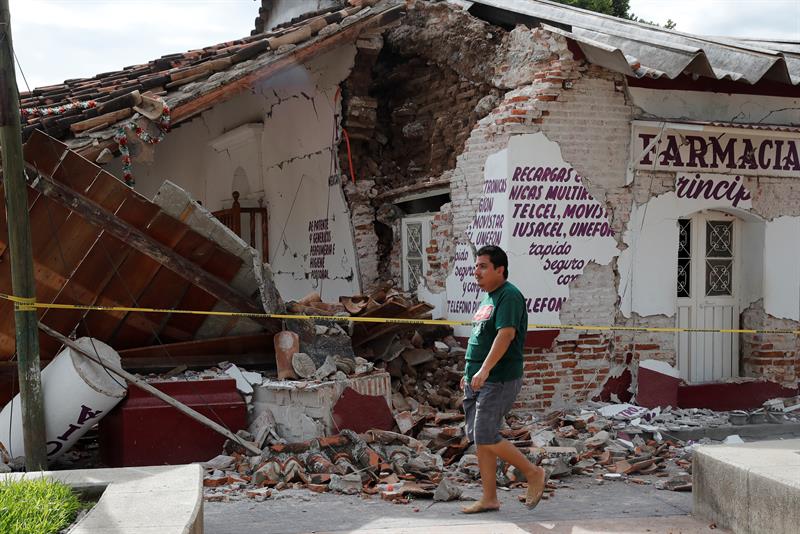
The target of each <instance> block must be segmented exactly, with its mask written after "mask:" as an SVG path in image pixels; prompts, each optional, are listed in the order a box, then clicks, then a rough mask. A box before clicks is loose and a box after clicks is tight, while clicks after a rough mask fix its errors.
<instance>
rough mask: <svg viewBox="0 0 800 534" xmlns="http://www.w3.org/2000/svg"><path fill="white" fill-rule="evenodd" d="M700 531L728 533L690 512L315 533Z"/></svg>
mask: <svg viewBox="0 0 800 534" xmlns="http://www.w3.org/2000/svg"><path fill="white" fill-rule="evenodd" d="M342 532H349V533H353V534H428V533H430V532H436V534H489V533H491V534H494V533H498V534H500V533H502V534H527V533H534V534H590V533H599V532H608V533H613V534H677V533H681V534H700V533H704V532H705V533H711V532H714V533H719V532H721V533H723V534H724V533H725V532H727V531H725V530H719V529H716V528H712V527H711V526H709V525H708V524H706V523H704V522H702V521H698V520H696V519H694V518H692V517H690V516H685V515H681V516H670V517H648V518H634V519H594V520H588V521H539V522H536V523H520V524H514V523H512V522H502V521H498V522H485V523H476V524H471V525H465V524H459V525H427V526H424V527H415V526H413V525H412V526H408V527H387V528H370V527H364V528H360V529H357V530H346V531H343V530H331V531H326V532H318V533H315V534H340V533H342Z"/></svg>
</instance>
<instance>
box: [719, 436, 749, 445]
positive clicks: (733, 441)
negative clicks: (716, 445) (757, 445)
mask: <svg viewBox="0 0 800 534" xmlns="http://www.w3.org/2000/svg"><path fill="white" fill-rule="evenodd" d="M722 443H724V444H725V445H738V444H740V443H744V440H743V439H742V438H740V437H739V434H731V435H730V436H728V437H727V438H725V439H724V440H723V442H722Z"/></svg>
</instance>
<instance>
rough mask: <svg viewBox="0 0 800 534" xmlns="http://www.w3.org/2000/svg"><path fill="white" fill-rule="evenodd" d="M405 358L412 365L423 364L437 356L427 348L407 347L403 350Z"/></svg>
mask: <svg viewBox="0 0 800 534" xmlns="http://www.w3.org/2000/svg"><path fill="white" fill-rule="evenodd" d="M402 356H403V359H404V360H405V361H406V363H407V364H408V365H410V366H411V367H415V366H417V365H422V364H423V363H426V362H429V361H431V360H433V359H434V358H435V357H436V356H435V355H434V353H433V352H432V351H430V350H427V349H417V348H415V349H407V350H404V351H403V354H402Z"/></svg>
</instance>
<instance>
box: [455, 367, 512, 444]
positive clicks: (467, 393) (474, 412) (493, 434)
mask: <svg viewBox="0 0 800 534" xmlns="http://www.w3.org/2000/svg"><path fill="white" fill-rule="evenodd" d="M520 389H522V378H517V379H516V380H509V381H508V382H486V383H484V384H483V386H482V387H481V389H479V390H478V391H473V390H472V388H471V387H470V385H469V384H468V383H465V384H464V413H465V414H466V431H467V439H469V441H470V442H472V443H475V444H477V445H494V444H495V443H498V442H499V441H500V440H502V439H503V437H502V436H501V435H500V428H501V426H502V424H503V417H505V416H506V414H507V413H508V412H509V411H511V407H512V406H513V405H514V401H515V400H517V395H519V391H520Z"/></svg>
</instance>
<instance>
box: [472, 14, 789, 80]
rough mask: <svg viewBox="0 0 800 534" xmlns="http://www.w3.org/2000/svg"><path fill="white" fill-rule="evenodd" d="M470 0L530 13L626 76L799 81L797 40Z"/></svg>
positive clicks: (593, 59) (590, 57)
mask: <svg viewBox="0 0 800 534" xmlns="http://www.w3.org/2000/svg"><path fill="white" fill-rule="evenodd" d="M472 1H473V3H474V4H481V5H484V6H488V7H491V8H495V9H499V10H503V11H506V12H512V13H517V14H519V15H525V16H527V17H532V18H534V19H536V20H537V21H539V22H540V24H541V25H542V27H544V28H546V29H547V30H549V31H552V32H554V33H559V34H561V35H563V36H565V37H567V38H569V39H571V40H573V41H575V42H576V43H577V44H578V46H580V48H581V50H582V51H583V53H584V54H585V55H586V57H587V59H588V60H589V61H590V62H592V63H595V64H597V65H600V66H602V67H606V68H608V69H610V70H614V71H616V72H621V73H623V74H626V75H628V76H634V77H636V78H643V77H651V78H660V77H666V78H669V79H674V78H676V77H677V76H680V75H681V74H683V73H686V74H688V75H694V76H704V77H710V78H716V79H718V80H724V79H729V80H733V81H739V82H744V83H748V84H755V83H757V82H759V81H761V80H769V81H773V82H778V83H785V84H792V85H797V84H798V83H800V43H798V42H791V41H775V42H772V41H767V40H757V39H739V38H733V37H705V36H699V35H691V34H687V33H681V32H677V31H674V30H667V29H665V28H661V27H658V26H653V25H650V24H644V23H640V22H634V21H630V20H625V19H620V18H617V17H612V16H610V15H604V14H601V13H595V12H592V11H587V10H584V9H579V8H576V7H571V6H567V5H563V4H558V3H555V2H550V1H548V0H472Z"/></svg>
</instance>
